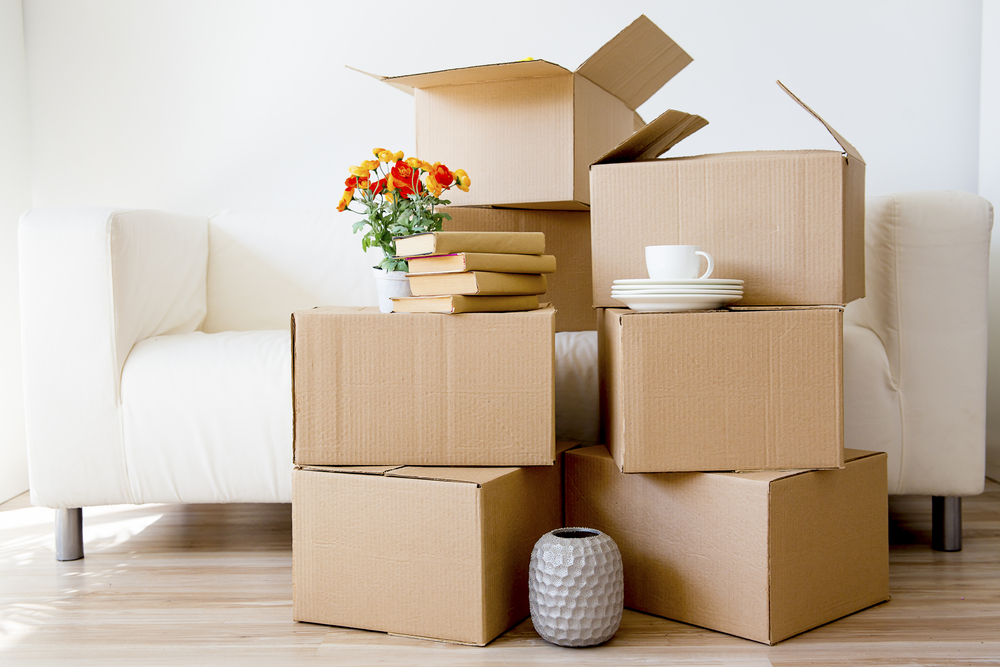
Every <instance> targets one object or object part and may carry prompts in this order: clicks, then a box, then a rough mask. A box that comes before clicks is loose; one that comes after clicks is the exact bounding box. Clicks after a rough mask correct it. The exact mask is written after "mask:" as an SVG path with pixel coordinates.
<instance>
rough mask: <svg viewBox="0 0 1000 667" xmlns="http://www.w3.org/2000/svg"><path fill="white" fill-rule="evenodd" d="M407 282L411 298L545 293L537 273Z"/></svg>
mask: <svg viewBox="0 0 1000 667" xmlns="http://www.w3.org/2000/svg"><path fill="white" fill-rule="evenodd" d="M409 279H410V293H411V294H412V295H413V296H438V295H443V294H464V295H470V296H471V295H478V296H500V295H515V294H544V293H545V290H546V289H547V282H546V280H545V276H543V275H542V274H540V273H495V272H493V271H465V272H462V273H419V274H415V275H410V276H409Z"/></svg>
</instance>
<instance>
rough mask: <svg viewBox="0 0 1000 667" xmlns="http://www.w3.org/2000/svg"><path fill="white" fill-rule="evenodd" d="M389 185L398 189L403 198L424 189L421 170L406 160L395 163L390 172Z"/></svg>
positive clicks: (393, 188)
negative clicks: (421, 181)
mask: <svg viewBox="0 0 1000 667" xmlns="http://www.w3.org/2000/svg"><path fill="white" fill-rule="evenodd" d="M387 185H388V186H389V189H391V190H396V191H397V192H398V194H399V196H400V197H403V198H406V197H409V196H410V195H412V194H413V193H414V192H420V191H421V190H422V189H423V188H422V187H421V183H420V172H419V171H417V170H416V169H414V168H413V167H411V166H410V165H408V164H406V163H405V162H397V163H396V164H395V165H393V167H392V170H391V171H390V172H389V179H388V183H387Z"/></svg>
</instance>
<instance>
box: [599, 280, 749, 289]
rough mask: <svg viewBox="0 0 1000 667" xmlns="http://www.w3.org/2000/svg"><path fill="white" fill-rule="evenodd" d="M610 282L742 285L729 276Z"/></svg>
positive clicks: (614, 281)
mask: <svg viewBox="0 0 1000 667" xmlns="http://www.w3.org/2000/svg"><path fill="white" fill-rule="evenodd" d="M611 284H612V285H614V286H615V287H620V286H623V285H637V286H638V285H642V286H644V287H650V286H652V285H661V286H670V285H674V286H676V285H743V281H742V280H735V279H729V278H692V279H690V280H653V279H652V278H626V279H622V280H613V281H611Z"/></svg>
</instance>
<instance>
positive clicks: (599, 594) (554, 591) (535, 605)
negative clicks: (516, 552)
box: [528, 528, 625, 646]
mask: <svg viewBox="0 0 1000 667" xmlns="http://www.w3.org/2000/svg"><path fill="white" fill-rule="evenodd" d="M528 597H529V606H530V607H531V622H532V623H533V624H534V625H535V630H537V631H538V634H540V635H541V636H542V639H544V640H546V641H549V642H552V643H553V644H558V645H559V646H595V645H597V644H603V643H604V642H606V641H608V640H609V639H611V637H613V636H614V634H615V632H616V631H617V630H618V625H619V624H620V623H621V620H622V606H623V604H624V601H625V582H624V578H623V577H622V556H621V553H620V552H619V551H618V545H616V544H615V543H614V540H612V539H611V538H610V537H608V536H607V535H605V534H604V533H602V532H601V531H599V530H594V529H592V528H559V529H557V530H553V531H552V532H550V533H546V534H545V535H543V536H542V538H541V539H540V540H538V542H536V543H535V548H534V549H533V550H532V551H531V567H530V568H529V570H528Z"/></svg>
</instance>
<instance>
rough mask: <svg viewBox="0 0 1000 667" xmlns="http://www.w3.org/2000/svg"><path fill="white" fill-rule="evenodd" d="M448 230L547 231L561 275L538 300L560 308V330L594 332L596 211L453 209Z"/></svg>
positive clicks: (548, 248) (547, 241) (549, 249)
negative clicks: (592, 236) (592, 277)
mask: <svg viewBox="0 0 1000 667" xmlns="http://www.w3.org/2000/svg"><path fill="white" fill-rule="evenodd" d="M442 210H444V211H446V212H447V213H449V214H450V215H451V218H452V219H451V220H445V222H444V229H446V230H455V231H470V232H492V231H497V232H543V233H544V234H545V252H546V254H549V255H555V258H556V272H555V273H550V274H548V275H547V276H546V279H547V280H548V285H549V287H548V291H547V292H546V293H545V294H543V295H541V296H540V297H538V300H539V301H541V302H547V303H551V304H552V305H553V306H554V307H555V309H556V331H594V330H595V329H597V313H596V312H595V311H594V308H593V307H592V306H591V300H592V298H593V288H592V283H591V280H590V270H591V269H590V267H591V258H590V213H589V212H587V211H535V210H516V209H504V208H486V207H458V206H450V207H447V208H444V209H442Z"/></svg>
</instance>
